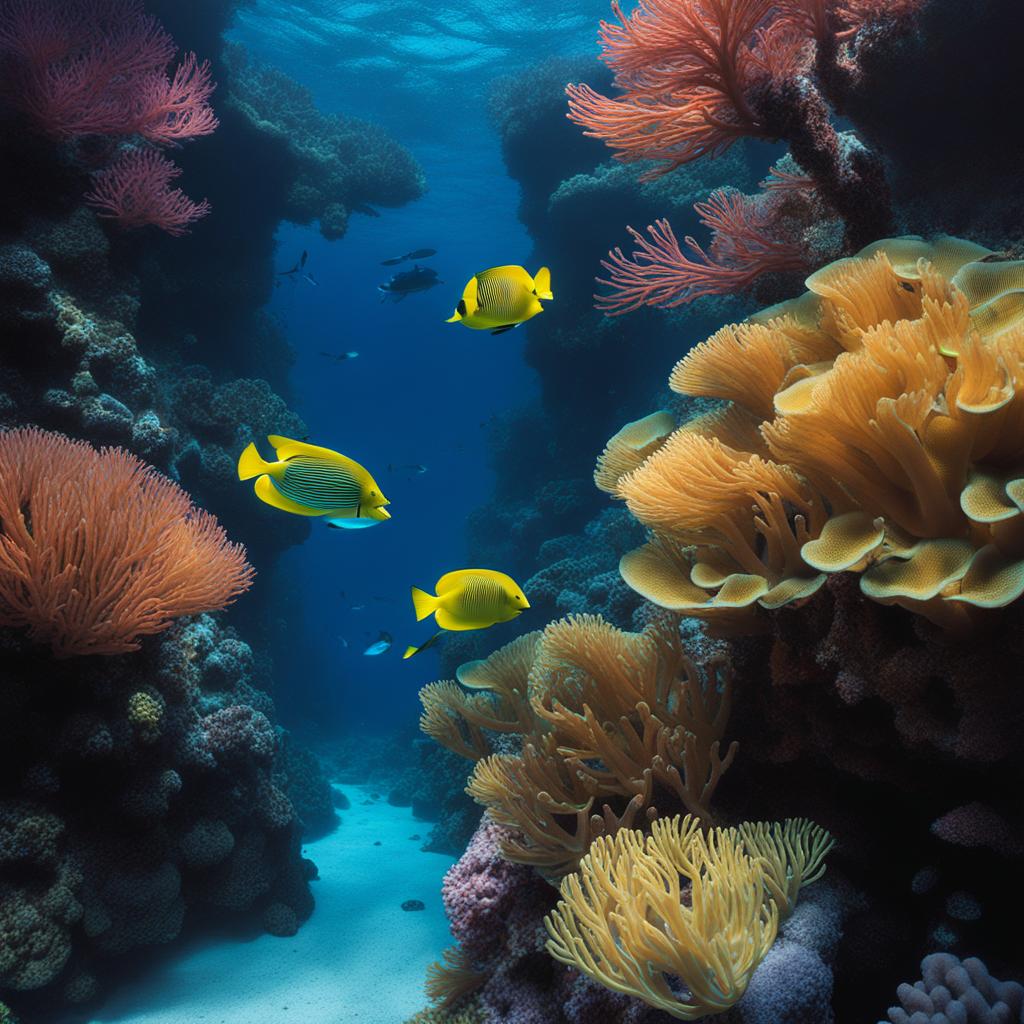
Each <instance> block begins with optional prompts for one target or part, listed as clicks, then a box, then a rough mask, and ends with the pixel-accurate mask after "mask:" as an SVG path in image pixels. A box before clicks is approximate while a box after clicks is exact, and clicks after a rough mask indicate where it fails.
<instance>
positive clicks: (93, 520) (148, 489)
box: [0, 428, 253, 657]
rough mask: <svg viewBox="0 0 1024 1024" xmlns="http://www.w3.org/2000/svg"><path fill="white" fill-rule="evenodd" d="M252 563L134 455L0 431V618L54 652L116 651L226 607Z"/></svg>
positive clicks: (32, 432) (244, 584)
mask: <svg viewBox="0 0 1024 1024" xmlns="http://www.w3.org/2000/svg"><path fill="white" fill-rule="evenodd" d="M252 575H253V571H252V569H251V567H250V566H249V565H248V563H247V562H246V560H245V550H244V548H242V547H241V546H239V545H233V544H230V543H229V542H228V540H227V538H226V536H225V534H224V531H223V530H222V529H221V527H220V526H219V525H218V524H217V521H216V519H215V518H214V517H213V516H212V515H210V514H209V513H207V512H204V511H202V510H200V509H197V508H195V506H193V505H192V502H191V500H190V499H189V497H188V495H187V494H185V492H184V491H182V490H181V488H180V487H178V486H177V485H176V484H175V483H173V482H172V481H171V480H169V479H167V478H166V477H163V476H161V475H160V474H159V473H157V472H156V471H155V470H154V469H152V468H151V467H149V466H147V465H146V464H145V463H143V462H142V461H141V460H140V459H138V458H136V457H135V456H134V455H131V454H129V453H128V452H125V451H122V450H121V449H118V448H107V449H102V450H100V451H97V450H96V449H95V448H93V447H92V446H91V445H89V444H87V443H85V442H82V441H72V440H70V439H69V438H67V437H64V436H63V435H61V434H53V433H48V432H46V431H41V430H36V429H34V428H27V429H21V430H12V431H6V432H3V433H0V625H4V626H13V627H16V628H20V629H27V630H28V633H29V636H30V637H31V639H32V640H34V641H37V642H40V643H48V644H49V645H50V646H51V648H52V649H53V652H54V654H56V655H57V656H58V657H71V656H74V655H83V654H120V653H124V652H126V651H132V650H136V649H137V648H138V646H139V644H138V638H139V637H140V636H143V635H146V634H151V633H159V632H162V631H163V630H165V629H166V628H167V627H168V626H169V625H170V623H171V621H172V620H173V619H175V618H178V617H180V616H182V615H194V614H197V613H199V612H205V611H211V610H214V609H218V608H223V607H224V606H225V605H226V604H228V603H229V602H230V601H231V600H232V599H233V598H235V597H236V596H237V595H238V594H240V593H241V592H242V591H244V590H246V589H247V588H248V586H249V583H250V581H251V579H252Z"/></svg>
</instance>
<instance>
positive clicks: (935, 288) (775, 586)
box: [604, 237, 1024, 632]
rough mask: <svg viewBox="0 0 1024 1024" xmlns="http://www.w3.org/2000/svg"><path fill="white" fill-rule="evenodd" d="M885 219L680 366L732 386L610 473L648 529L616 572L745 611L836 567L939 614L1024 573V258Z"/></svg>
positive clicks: (801, 594)
mask: <svg viewBox="0 0 1024 1024" xmlns="http://www.w3.org/2000/svg"><path fill="white" fill-rule="evenodd" d="M990 255H991V254H990V253H988V250H985V249H982V248H981V247H980V246H976V245H973V244H972V243H970V242H964V241H962V240H959V239H952V238H946V237H943V238H938V239H935V240H934V241H932V242H926V241H924V240H923V239H920V238H916V237H915V238H898V239H886V240H884V241H881V242H877V243H875V244H873V245H872V246H869V247H868V248H867V249H865V250H864V251H863V252H861V253H860V254H858V255H857V256H855V257H850V258H847V259H843V260H839V261H837V262H836V263H834V264H830V265H829V266H827V267H824V268H822V269H821V270H819V271H817V272H816V273H815V274H813V275H812V276H811V277H810V278H808V280H807V286H808V289H809V291H808V292H807V293H806V294H805V295H803V296H801V297H799V298H798V299H795V300H793V301H792V302H790V303H783V304H781V305H778V306H773V307H771V308H770V309H768V310H765V311H763V312H762V313H760V314H757V315H756V316H754V317H752V318H751V319H750V321H748V322H747V323H745V324H740V325H734V326H731V327H727V328H723V329H722V330H720V331H719V332H717V333H716V334H715V335H714V336H713V337H712V338H710V339H709V340H708V341H706V342H704V343H703V344H702V345H698V346H697V347H696V348H695V349H693V350H692V351H691V352H690V353H689V354H688V355H687V356H686V357H685V358H684V359H683V360H682V361H681V362H680V363H679V364H678V365H677V366H676V368H675V370H674V371H673V373H672V377H671V381H670V384H671V386H672V387H673V388H674V389H675V390H676V391H678V392H680V393H683V394H689V395H699V396H703V397H713V398H720V399H723V400H725V401H727V402H728V403H729V404H728V405H727V406H725V407H724V409H723V410H722V411H719V412H718V413H715V414H713V415H712V416H711V417H707V416H705V417H702V418H699V419H698V420H695V421H693V422H692V423H690V424H684V425H683V426H682V427H680V428H679V429H678V430H677V431H676V432H675V433H673V434H672V435H671V436H669V437H668V438H666V439H660V440H659V442H658V444H657V446H656V447H655V448H654V449H653V450H652V451H651V452H650V453H649V454H648V456H647V458H646V459H645V460H644V461H643V462H642V463H641V464H640V465H638V466H636V467H635V468H633V469H629V468H627V465H626V463H624V462H621V461H619V462H617V463H616V464H615V467H614V468H616V469H617V468H618V467H620V466H621V467H622V469H623V472H622V473H620V474H618V475H617V476H615V475H614V474H612V476H613V477H614V478H609V473H608V471H607V470H608V467H607V466H604V469H605V473H604V483H605V486H606V488H607V489H609V490H611V491H612V493H614V494H615V495H616V496H617V497H619V498H622V499H624V500H625V501H626V503H627V505H628V507H629V509H630V511H631V512H632V513H633V514H634V515H635V516H636V518H637V519H638V520H639V521H640V522H642V523H643V524H644V525H645V526H647V527H649V528H650V530H651V534H652V536H651V540H650V541H649V542H648V544H646V545H645V546H644V547H643V548H640V549H638V550H637V551H634V552H630V553H629V554H627V555H626V556H625V557H624V558H623V560H622V563H621V566H620V569H621V572H622V575H623V578H624V579H625V580H626V582H627V583H628V584H629V585H630V586H632V587H633V588H634V589H635V590H637V591H638V592H639V593H641V594H642V595H643V596H644V597H646V598H648V599H649V600H651V601H653V602H654V603H656V604H659V605H661V606H662V607H664V608H668V609H671V610H674V611H678V612H682V613H684V614H687V615H694V616H699V617H703V618H706V619H707V620H708V621H709V623H710V624H711V625H712V626H713V628H715V629H716V630H717V631H719V632H730V631H732V632H736V631H754V630H756V629H758V628H760V626H761V625H763V621H762V618H761V617H762V616H763V610H764V609H767V610H772V609H775V608H778V607H780V606H782V605H785V604H792V603H794V602H799V601H803V600H806V599H807V598H809V597H811V596H812V595H813V594H814V593H815V591H816V590H817V589H818V588H819V587H820V586H821V585H822V583H823V582H824V581H825V580H826V579H827V577H828V575H829V574H831V573H836V572H856V573H859V574H860V580H861V589H862V591H863V593H864V594H865V595H866V596H867V597H870V598H871V599H873V600H875V601H879V602H882V603H885V604H899V605H902V606H903V607H906V608H909V609H911V610H912V611H915V612H917V613H919V614H921V615H924V616H926V617H928V618H929V619H931V620H933V621H935V622H937V623H939V624H940V625H943V626H945V627H948V628H953V629H965V628H968V627H969V626H970V625H971V624H972V623H973V620H974V619H975V618H976V617H977V615H978V614H979V611H978V609H985V608H995V607H1001V606H1004V605H1006V604H1009V603H1010V602H1012V601H1015V600H1016V599H1017V598H1019V597H1020V596H1021V594H1022V593H1024V514H1022V513H1024V262H1015V261H1003V262H999V261H995V262H993V261H989V260H988V259H987V257H989V256H990Z"/></svg>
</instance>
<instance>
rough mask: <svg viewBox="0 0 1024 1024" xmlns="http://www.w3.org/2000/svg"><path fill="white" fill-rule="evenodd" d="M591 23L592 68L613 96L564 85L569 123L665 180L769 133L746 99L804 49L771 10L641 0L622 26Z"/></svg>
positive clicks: (759, 4) (618, 9) (700, 0)
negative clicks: (608, 77) (608, 80)
mask: <svg viewBox="0 0 1024 1024" xmlns="http://www.w3.org/2000/svg"><path fill="white" fill-rule="evenodd" d="M612 10H613V12H614V13H615V16H616V18H617V19H618V21H617V22H607V21H602V22H601V30H600V39H601V46H602V54H601V56H602V59H603V60H604V62H605V63H606V64H607V65H608V67H610V68H611V69H612V71H613V72H614V73H615V85H616V86H617V88H618V89H620V90H621V93H622V95H620V96H617V97H608V96H602V95H601V94H600V93H598V92H595V91H594V90H593V89H591V88H590V87H589V86H587V85H569V86H567V88H566V92H567V94H568V96H569V117H570V118H571V119H572V120H573V121H575V122H576V123H577V124H579V125H581V126H582V127H583V128H584V129H585V131H586V134H587V135H592V136H594V137H595V138H599V139H603V140H604V141H605V142H607V143H608V145H610V146H611V147H612V148H613V149H614V150H615V151H616V152H615V155H616V156H617V157H618V158H619V159H620V160H627V161H633V160H656V161H661V162H663V163H664V166H663V167H660V168H658V169H656V170H655V171H652V172H651V174H652V175H657V174H665V173H667V172H668V171H670V170H672V169H673V168H675V167H678V166H679V165H680V164H685V163H689V162H690V161H691V160H697V159H698V158H700V157H702V156H715V155H718V154H720V153H722V152H723V151H724V150H725V149H727V148H728V147H729V146H731V145H732V143H733V142H735V141H736V140H737V139H740V138H744V137H748V138H749V137H753V138H772V137H773V136H774V135H775V132H774V131H773V129H772V126H771V125H770V124H768V123H767V122H766V121H765V119H764V117H763V116H762V115H761V114H759V113H758V112H757V111H756V110H755V109H754V108H753V107H752V106H751V104H750V102H749V99H748V97H749V95H750V93H751V91H752V90H753V88H754V87H755V86H756V85H758V84H759V83H761V82H763V81H764V80H766V79H770V78H773V77H774V78H790V77H792V76H793V75H794V74H795V73H796V72H797V71H798V70H799V67H800V61H801V50H802V48H803V43H804V40H803V39H802V38H801V37H800V35H799V34H798V33H797V32H796V31H794V28H793V26H792V25H791V24H790V23H789V21H787V20H785V19H783V18H781V17H776V18H770V15H772V14H773V13H774V12H776V11H779V10H780V5H778V4H777V3H776V2H775V0H641V3H640V5H639V6H638V7H637V9H636V10H635V11H633V13H632V14H630V15H629V16H628V17H627V16H626V15H624V14H623V13H622V6H621V4H620V3H619V2H618V0H612Z"/></svg>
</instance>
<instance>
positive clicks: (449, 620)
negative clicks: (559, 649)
mask: <svg viewBox="0 0 1024 1024" xmlns="http://www.w3.org/2000/svg"><path fill="white" fill-rule="evenodd" d="M434 589H435V590H436V591H437V593H436V594H428V593H427V592H426V591H425V590H420V589H419V588H418V587H413V588H412V603H413V607H414V608H415V609H416V621H417V622H420V621H421V620H423V619H425V618H426V617H427V616H428V615H433V616H434V621H435V622H436V623H437V624H438V626H440V628H441V632H444V631H445V630H453V631H454V630H466V629H487V627H488V626H493V625H494V624H495V623H498V622H508V621H509V620H510V619H514V618H515V617H516V616H517V615H519V614H520V613H521V612H523V611H525V610H526V609H527V608H529V607H530V602H529V601H527V600H526V596H525V595H524V594H523V588H522V587H520V586H519V584H518V583H516V581H515V580H514V579H512V577H511V576H507V575H506V574H505V573H503V572H495V571H494V570H493V569H456V570H455V571H454V572H449V573H445V574H444V576H442V577H441V578H440V579H439V580H438V581H437V586H436V587H435V588H434ZM440 635H441V634H440V633H435V634H434V635H433V636H432V637H431V638H430V639H429V640H428V641H427V642H426V643H425V644H421V645H420V646H419V647H407V648H406V651H405V654H404V655H402V657H403V658H411V657H412V656H413V655H414V654H419V652H420V651H423V650H426V649H427V648H428V647H431V646H432V645H433V644H434V643H435V642H436V641H437V638H438V637H439V636H440Z"/></svg>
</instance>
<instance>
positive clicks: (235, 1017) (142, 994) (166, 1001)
mask: <svg viewBox="0 0 1024 1024" xmlns="http://www.w3.org/2000/svg"><path fill="white" fill-rule="evenodd" d="M337 788H339V789H342V790H343V791H344V793H345V795H346V796H347V797H348V798H349V800H351V802H352V807H351V808H350V809H349V810H347V811H342V812H341V816H342V819H343V824H342V825H341V826H340V827H339V828H338V829H336V830H335V831H334V832H333V833H332V834H331V835H329V836H327V837H325V838H324V839H319V840H317V841H316V842H313V843H309V844H307V846H306V847H305V853H306V856H308V857H310V858H311V859H312V860H314V861H315V862H316V865H317V867H318V868H319V870H320V880H319V881H316V882H313V883H312V885H313V893H314V895H315V896H316V910H314V911H313V916H312V917H311V918H310V919H309V920H308V921H307V922H306V923H305V924H304V925H302V927H301V928H300V929H299V933H298V934H297V935H296V936H294V938H290V939H281V938H275V937H274V936H271V935H261V936H260V937H259V938H256V939H253V940H250V941H238V940H226V941H218V942H216V943H215V944H209V943H206V944H204V945H202V946H199V945H192V946H190V947H189V948H187V949H185V950H183V951H181V952H180V953H179V954H176V955H173V954H172V955H171V956H170V957H168V959H167V960H166V961H163V962H161V963H158V964H156V965H154V966H152V967H151V968H149V969H147V970H146V971H145V972H144V973H143V974H142V975H140V977H139V978H138V979H137V980H135V981H133V982H129V983H128V984H125V985H123V986H122V987H120V988H119V989H118V990H117V991H116V992H115V993H114V994H113V995H112V996H111V998H110V999H109V1000H107V1001H106V1003H105V1004H104V1005H103V1006H102V1008H101V1009H100V1010H99V1011H96V1012H95V1013H94V1015H93V1017H91V1018H90V1020H91V1021H92V1022H93V1024H291V1022H295V1024H299V1022H301V1024H350V1022H352V1024H354V1022H358V1024H401V1022H402V1021H405V1020H406V1019H407V1018H408V1017H410V1016H412V1014H414V1013H415V1012H416V1011H417V1010H420V1009H422V1007H423V1006H424V1005H425V1002H426V1000H425V998H424V995H423V979H424V974H425V972H426V968H427V965H428V964H429V963H430V962H431V961H433V960H436V959H438V958H439V955H440V953H441V950H442V949H443V948H444V947H445V946H447V945H449V944H450V943H451V937H450V935H449V932H448V923H447V921H446V919H445V916H444V909H443V907H442V905H441V879H442V876H443V875H444V873H445V871H446V870H447V869H448V868H449V867H450V865H451V864H452V858H450V857H447V856H443V855H441V854H436V853H423V852H421V850H420V846H421V845H422V844H421V842H417V841H414V840H411V839H410V838H409V837H410V836H412V835H415V834H419V835H421V836H423V837H424V838H425V837H426V833H427V832H428V831H429V829H430V825H429V824H427V823H424V822H418V821H416V820H415V819H414V818H413V816H412V813H411V811H410V810H409V808H408V807H391V806H389V805H388V804H387V803H386V802H385V800H384V799H383V795H382V798H381V799H380V800H377V801H374V802H373V803H372V804H368V805H364V804H363V801H364V800H366V799H368V797H369V794H370V793H371V792H375V790H374V789H373V787H363V786H341V787H337ZM378 840H379V841H380V843H381V845H380V846H375V845H374V843H375V842H376V841H378ZM409 899H417V900H422V902H423V903H424V904H426V909H425V910H422V911H404V910H402V907H401V905H402V903H403V902H404V901H405V900H409Z"/></svg>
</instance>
